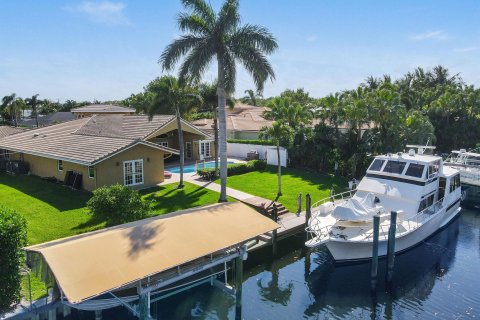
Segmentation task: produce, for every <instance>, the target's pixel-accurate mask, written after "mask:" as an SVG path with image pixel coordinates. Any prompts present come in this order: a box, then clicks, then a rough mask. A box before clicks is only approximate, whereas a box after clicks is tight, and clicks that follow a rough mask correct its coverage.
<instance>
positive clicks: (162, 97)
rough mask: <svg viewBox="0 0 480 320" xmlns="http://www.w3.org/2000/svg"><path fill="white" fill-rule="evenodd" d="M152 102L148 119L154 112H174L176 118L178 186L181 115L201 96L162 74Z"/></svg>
mask: <svg viewBox="0 0 480 320" xmlns="http://www.w3.org/2000/svg"><path fill="white" fill-rule="evenodd" d="M154 94H155V96H154V98H153V102H152V104H151V105H150V106H149V107H148V110H147V111H148V115H149V116H150V119H151V118H153V116H154V115H155V114H174V115H175V116H176V120H177V131H178V146H179V149H180V181H179V183H178V188H179V189H181V188H183V187H184V185H183V167H184V164H185V157H184V153H185V146H184V143H183V131H182V122H181V117H182V116H184V115H185V114H186V113H188V112H189V111H190V110H192V109H193V108H195V107H198V106H199V105H200V104H201V102H202V98H201V97H200V96H199V95H198V94H196V92H195V91H194V90H193V89H192V88H190V87H188V86H183V85H181V84H180V83H179V82H178V80H177V79H176V78H175V77H171V76H163V77H161V78H160V81H159V83H158V85H157V86H156V91H155V92H154Z"/></svg>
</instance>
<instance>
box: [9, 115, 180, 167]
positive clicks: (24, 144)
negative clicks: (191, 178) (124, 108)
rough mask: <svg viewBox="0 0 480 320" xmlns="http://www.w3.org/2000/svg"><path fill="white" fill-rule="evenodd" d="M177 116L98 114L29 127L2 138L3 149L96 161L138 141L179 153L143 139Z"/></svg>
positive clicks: (78, 160)
mask: <svg viewBox="0 0 480 320" xmlns="http://www.w3.org/2000/svg"><path fill="white" fill-rule="evenodd" d="M173 119H174V116H154V117H153V118H152V120H151V121H149V119H148V116H130V115H97V116H93V117H89V118H82V119H78V120H73V121H68V122H64V123H61V124H57V125H52V126H48V127H43V128H39V129H34V130H29V131H26V132H23V133H18V134H15V135H12V136H8V137H5V138H3V139H0V149H8V150H12V151H17V152H23V153H28V154H33V155H38V156H43V157H47V158H54V159H60V160H66V161H70V162H78V163H81V164H94V163H98V162H101V161H102V160H103V159H105V158H106V157H108V156H111V155H113V154H115V153H117V152H119V151H121V150H123V149H125V148H128V147H131V146H134V145H136V144H139V143H140V144H144V145H147V146H150V147H155V148H158V149H162V150H165V151H167V152H171V153H177V152H178V151H177V150H174V149H171V148H165V147H161V146H159V145H156V144H153V143H149V142H146V141H143V139H144V138H145V137H147V136H148V135H149V134H150V133H151V132H153V131H156V130H158V129H159V128H161V127H162V126H164V125H165V124H167V123H168V122H170V121H171V120H173Z"/></svg>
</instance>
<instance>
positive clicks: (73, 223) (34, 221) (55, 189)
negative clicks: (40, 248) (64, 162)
mask: <svg viewBox="0 0 480 320" xmlns="http://www.w3.org/2000/svg"><path fill="white" fill-rule="evenodd" d="M141 194H142V198H143V199H145V200H146V201H150V202H151V208H152V216H154V215H159V214H164V213H168V212H172V211H177V210H181V209H187V208H192V207H196V206H202V205H206V204H212V203H216V202H217V201H218V197H219V195H218V193H216V192H214V191H211V190H208V189H205V188H202V187H199V186H196V185H193V184H190V183H185V187H184V188H183V189H181V190H179V189H177V184H174V183H172V184H167V185H164V186H160V187H155V188H150V189H146V190H142V191H141ZM90 196H91V194H90V193H88V192H85V191H75V190H72V189H69V188H67V187H64V186H62V185H59V184H54V183H51V182H47V181H44V180H42V179H40V178H38V177H34V176H9V175H5V174H0V199H1V202H0V205H4V206H6V207H9V208H12V209H15V210H16V211H17V212H18V213H19V214H21V215H23V216H24V217H25V218H26V219H27V229H28V230H27V232H28V233H27V237H28V244H30V245H31V244H37V243H42V242H45V241H50V240H55V239H59V238H63V237H68V236H72V235H76V234H79V233H83V232H87V231H92V230H96V229H101V228H104V227H105V226H106V222H105V221H96V220H95V219H92V217H91V216H90V214H89V213H88V211H87V209H86V202H87V200H88V199H89V198H90ZM230 200H232V199H230ZM22 290H23V293H24V295H25V296H26V297H28V294H27V293H28V281H27V278H26V277H25V278H24V279H23V282H22ZM42 295H45V287H44V285H43V283H42V282H40V281H39V279H37V278H35V277H32V296H33V298H34V299H38V298H39V297H41V296H42Z"/></svg>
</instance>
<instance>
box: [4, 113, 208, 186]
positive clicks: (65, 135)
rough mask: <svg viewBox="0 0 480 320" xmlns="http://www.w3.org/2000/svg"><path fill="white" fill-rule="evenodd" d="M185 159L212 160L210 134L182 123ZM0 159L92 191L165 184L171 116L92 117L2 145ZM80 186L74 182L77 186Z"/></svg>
mask: <svg viewBox="0 0 480 320" xmlns="http://www.w3.org/2000/svg"><path fill="white" fill-rule="evenodd" d="M181 124H182V131H183V134H184V141H185V146H186V148H185V150H186V157H187V158H192V159H199V158H202V157H208V156H211V152H212V151H211V149H212V145H213V143H212V140H211V139H210V137H209V136H208V134H206V133H204V132H203V131H201V130H199V129H198V128H196V127H195V126H193V125H192V124H190V123H189V122H187V121H185V120H183V119H181ZM0 149H3V150H4V154H3V156H2V157H3V158H4V159H6V160H9V161H12V160H17V161H20V162H22V163H25V164H26V166H27V167H28V168H29V169H28V170H29V172H30V173H31V174H34V175H37V176H40V177H54V178H55V179H57V180H61V181H65V180H66V179H67V180H68V178H69V177H68V175H69V174H72V173H74V174H75V175H76V176H78V177H79V179H80V180H81V184H80V185H79V187H81V188H83V189H85V190H89V191H91V190H94V189H96V188H98V187H101V186H106V185H112V184H115V183H120V184H123V185H126V186H132V187H135V188H145V187H149V186H154V185H156V184H158V183H160V182H162V181H163V180H164V161H165V159H166V158H168V157H171V156H172V155H175V154H178V135H177V121H176V117H175V116H170V115H158V116H154V117H153V118H152V119H149V117H148V116H146V115H121V114H115V115H95V116H92V117H88V118H80V119H76V120H72V121H68V122H64V123H61V124H57V125H51V126H48V127H43V128H38V129H33V130H28V131H26V132H21V133H17V134H13V135H10V136H6V137H4V138H2V139H0ZM76 181H78V180H76Z"/></svg>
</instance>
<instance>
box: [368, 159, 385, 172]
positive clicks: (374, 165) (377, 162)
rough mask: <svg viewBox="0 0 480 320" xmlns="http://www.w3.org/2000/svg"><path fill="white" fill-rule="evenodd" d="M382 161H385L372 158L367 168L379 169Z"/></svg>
mask: <svg viewBox="0 0 480 320" xmlns="http://www.w3.org/2000/svg"><path fill="white" fill-rule="evenodd" d="M384 163H385V160H380V159H375V160H373V162H372V164H371V165H370V168H368V170H371V171H380V169H382V166H383V164H384Z"/></svg>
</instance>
